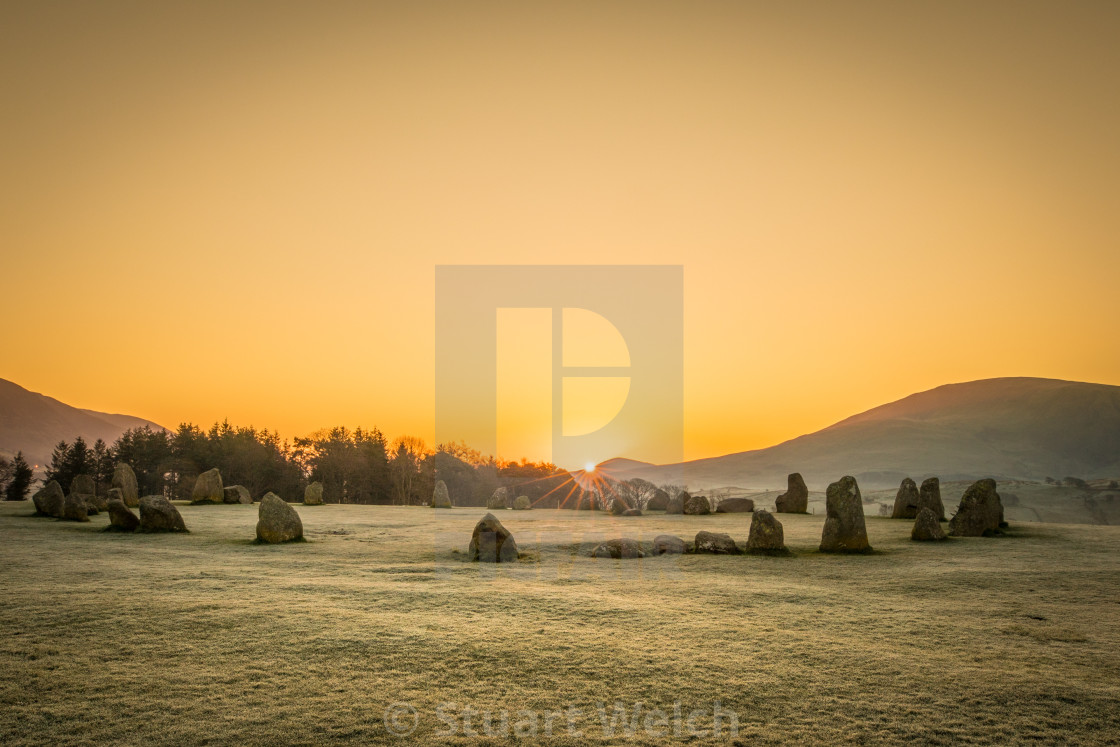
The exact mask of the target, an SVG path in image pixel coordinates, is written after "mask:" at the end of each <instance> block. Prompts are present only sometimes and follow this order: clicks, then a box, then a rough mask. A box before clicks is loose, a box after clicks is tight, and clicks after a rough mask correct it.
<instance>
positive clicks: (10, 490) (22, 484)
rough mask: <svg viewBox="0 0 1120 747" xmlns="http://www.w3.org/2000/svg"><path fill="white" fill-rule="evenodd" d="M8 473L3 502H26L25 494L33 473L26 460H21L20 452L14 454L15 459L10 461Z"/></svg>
mask: <svg viewBox="0 0 1120 747" xmlns="http://www.w3.org/2000/svg"><path fill="white" fill-rule="evenodd" d="M10 473H11V474H10V477H9V478H8V481H7V485H5V486H4V500H8V501H23V500H27V492H28V490H30V489H31V480H32V478H33V477H34V476H35V473H34V472H33V471H32V469H31V466H30V465H29V464H28V463H27V460H26V459H24V458H23V452H22V451H21V452H19V453H18V454H16V458H15V459H14V460H12V464H11V467H10Z"/></svg>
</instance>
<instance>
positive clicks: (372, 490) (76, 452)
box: [24, 422, 580, 508]
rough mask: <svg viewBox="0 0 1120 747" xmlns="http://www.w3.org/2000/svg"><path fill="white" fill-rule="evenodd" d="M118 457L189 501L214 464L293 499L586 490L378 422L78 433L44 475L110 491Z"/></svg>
mask: <svg viewBox="0 0 1120 747" xmlns="http://www.w3.org/2000/svg"><path fill="white" fill-rule="evenodd" d="M118 462H124V463H126V464H128V465H129V466H130V467H132V469H133V471H134V472H135V473H136V481H137V484H138V487H139V490H140V494H141V495H153V494H155V495H164V496H166V497H168V498H170V499H173V500H175V499H189V498H190V497H191V491H192V490H193V488H194V483H195V480H196V479H197V478H198V476H199V475H200V474H201V473H202V472H205V471H206V470H208V469H211V468H213V467H217V468H218V469H219V471H220V472H221V474H222V481H223V482H224V483H225V484H226V485H244V486H245V487H246V488H247V489H248V490H249V492H250V493H251V494H252V495H253V497H254V498H260V497H261V496H262V495H264V494H265V493H267V492H273V493H276V494H277V495H279V496H280V497H282V498H284V499H285V500H289V501H297V500H302V498H303V491H304V489H305V488H306V486H307V485H308V484H309V483H310V482H313V481H318V482H321V483H322V484H323V499H324V500H325V501H326V502H328V503H361V504H395V505H423V504H427V503H428V502H429V501H430V499H431V496H432V490H433V489H434V487H435V482H436V481H437V480H443V481H444V483H446V485H447V488H448V491H449V492H450V494H451V497H452V500H453V501H454V502H455V504H456V505H462V506H483V505H485V504H486V500H487V499H488V498H489V497H490V496H491V495H492V494H493V493H494V491H495V490H497V489H498V488H499V487H508V488H511V489H514V490H515V492H516V494H517V495H528V496H529V498H530V499H531V500H532V501H533V502H534V504H535V505H538V506H540V507H542V508H543V507H556V506H559V505H561V503H562V502H564V501H565V500H567V501H568V502H571V501H572V500H573V498H572V495H573V494H576V495H575V498H576V499H578V497H579V495H578V493H579V492H580V490H579V488H578V487H577V486H575V485H574V483H573V481H572V477H571V475H570V474H569V473H568V472H566V471H565V470H562V469H559V468H557V467H556V466H555V465H553V464H549V463H545V462H530V461H528V460H522V461H520V462H510V461H502V460H499V459H496V458H495V457H492V456H485V455H483V454H480V453H479V452H478V451H476V450H474V449H471V448H469V447H468V446H466V445H465V444H461V443H450V444H439V445H437V446H436V447H435V448H434V449H429V448H427V447H426V446H425V444H424V442H423V441H422V440H421V439H418V438H414V437H409V436H404V437H400V438H396V439H394V440H392V441H389V440H388V439H387V438H386V437H385V435H384V434H383V433H381V431H380V430H378V429H376V428H373V429H370V430H365V429H362V428H357V429H355V430H350V429H348V428H344V427H336V428H330V429H325V430H322V431H319V432H317V433H314V434H312V435H310V436H307V437H305V438H297V439H295V440H294V441H292V442H288V441H282V440H281V439H280V436H279V434H278V433H275V432H270V431H268V430H257V429H255V428H252V427H249V428H241V427H236V426H233V425H230V424H229V423H228V422H223V423H215V424H214V425H212V426H211V427H210V428H209V429H208V430H202V429H201V428H199V427H198V426H196V425H193V424H190V423H184V424H182V425H180V426H179V427H178V428H177V429H176V430H175V431H164V430H154V429H152V428H151V427H150V426H144V427H142V428H132V429H129V430H127V431H125V432H124V433H123V434H122V435H121V436H120V438H118V439H117V440H116V441H115V442H114V443H112V444H111V445H110V444H106V443H104V442H103V441H101V440H98V441H96V442H95V443H94V444H93V445H92V446H90V445H89V444H87V443H86V441H85V440H84V439H83V438H81V437H80V436H79V437H77V438H75V439H74V440H73V441H70V442H67V441H60V442H59V443H58V444H57V445H56V446H55V448H54V451H53V453H52V454H51V460H50V464H49V465H47V468H46V479H47V480H57V481H58V483H59V485H61V486H62V487H63V489H67V488H68V487H69V486H70V483H71V481H72V480H73V479H74V478H75V477H77V476H78V475H90V476H91V477H93V479H94V481H95V482H96V483H97V486H98V491H99V492H100V491H102V490H105V491H107V490H108V489H109V487H110V484H111V482H112V478H113V470H114V468H115V465H116V464H117V463H118ZM24 492H25V493H26V490H25V491H24Z"/></svg>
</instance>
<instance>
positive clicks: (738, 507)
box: [716, 498, 754, 514]
mask: <svg viewBox="0 0 1120 747" xmlns="http://www.w3.org/2000/svg"><path fill="white" fill-rule="evenodd" d="M751 511H754V501H753V500H751V499H750V498H724V499H723V500H722V501H720V502H719V503H718V504H716V513H717V514H749V513H750V512H751Z"/></svg>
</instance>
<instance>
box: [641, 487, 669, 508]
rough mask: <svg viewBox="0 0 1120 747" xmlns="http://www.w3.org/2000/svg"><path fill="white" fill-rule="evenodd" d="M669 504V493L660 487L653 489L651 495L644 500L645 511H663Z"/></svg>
mask: <svg viewBox="0 0 1120 747" xmlns="http://www.w3.org/2000/svg"><path fill="white" fill-rule="evenodd" d="M668 505H669V494H668V493H666V492H665V491H664V490H662V489H661V488H658V489H657V490H655V491H653V497H651V498H650V499H649V500H648V501H646V511H664V510H665V507H666V506H668Z"/></svg>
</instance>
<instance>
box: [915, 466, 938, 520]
mask: <svg viewBox="0 0 1120 747" xmlns="http://www.w3.org/2000/svg"><path fill="white" fill-rule="evenodd" d="M923 508H928V509H929V510H930V511H933V514H934V516H936V517H937V520H938V521H945V504H944V503H942V502H941V481H940V480H939V479H937V478H936V477H930V478H928V479H926V480H922V487H921V489H919V490H918V512H919V513H920V512H921V510H922V509H923Z"/></svg>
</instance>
